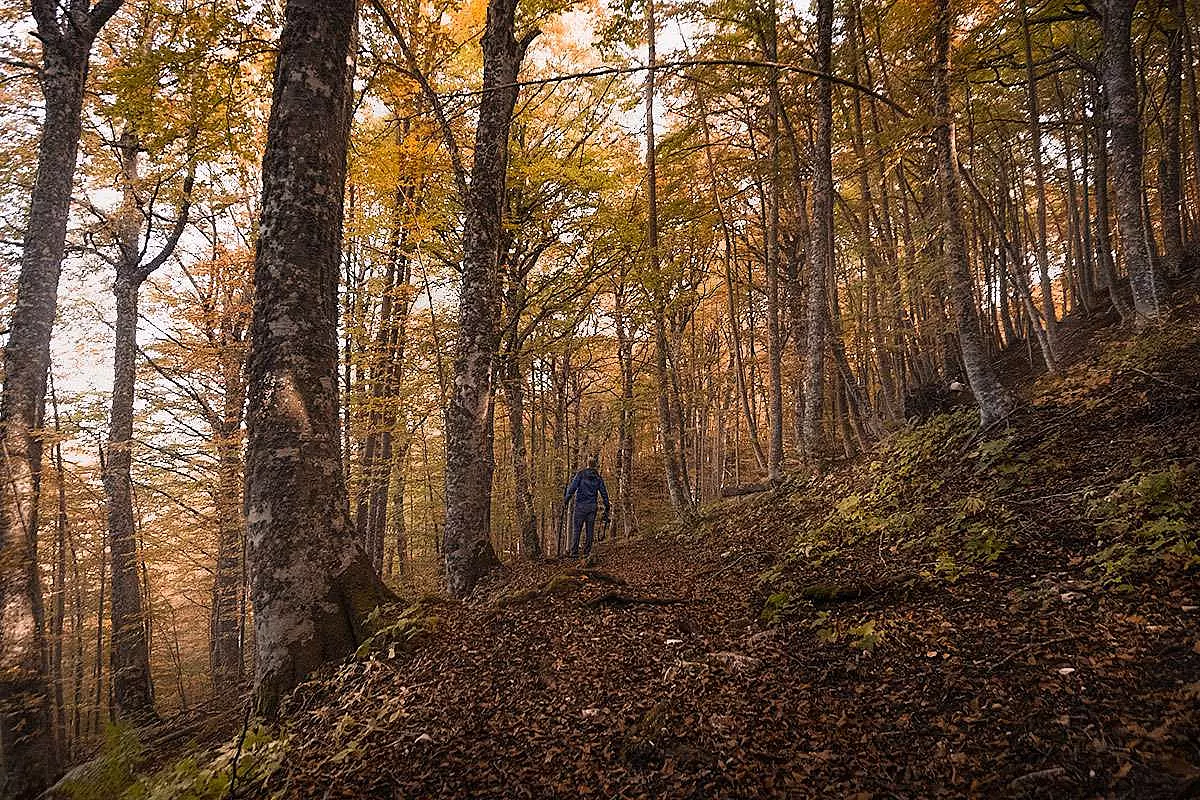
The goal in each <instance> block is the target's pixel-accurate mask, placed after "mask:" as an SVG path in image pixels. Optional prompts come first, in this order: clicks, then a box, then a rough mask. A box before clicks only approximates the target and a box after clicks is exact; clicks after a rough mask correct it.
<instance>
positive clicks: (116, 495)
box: [104, 232, 154, 719]
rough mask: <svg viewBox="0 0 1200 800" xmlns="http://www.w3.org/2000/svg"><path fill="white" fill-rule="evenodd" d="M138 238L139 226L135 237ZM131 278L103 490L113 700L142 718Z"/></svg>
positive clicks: (149, 708)
mask: <svg viewBox="0 0 1200 800" xmlns="http://www.w3.org/2000/svg"><path fill="white" fill-rule="evenodd" d="M136 240H137V236H136V232H135V234H134V241H135V243H136ZM135 246H136V244H135ZM131 278H132V276H128V275H118V277H117V282H116V285H115V286H114V287H113V293H114V294H115V295H116V300H117V321H116V342H115V351H114V356H113V359H114V360H113V390H112V411H111V415H110V417H109V429H108V453H107V458H106V459H105V465H104V466H105V468H104V494H105V498H106V501H107V508H108V546H109V551H110V564H111V567H112V575H111V580H112V601H111V606H110V608H111V611H112V617H111V622H112V628H111V632H112V644H111V646H110V648H109V667H110V669H111V680H112V699H113V705H114V706H115V708H116V712H117V714H118V716H122V717H130V718H133V719H143V718H146V717H153V716H154V690H153V686H152V683H151V676H150V648H149V642H148V640H147V636H146V609H145V608H144V606H143V604H142V582H141V577H140V575H139V572H138V570H139V565H138V549H137V539H136V536H135V530H134V517H133V485H132V478H131V475H130V469H131V467H132V454H131V449H130V445H131V443H132V439H133V390H134V381H135V373H136V370H135V365H134V360H135V359H136V358H137V342H136V335H137V313H138V312H137V291H138V288H137V286H136V285H135V284H133V283H132V280H131Z"/></svg>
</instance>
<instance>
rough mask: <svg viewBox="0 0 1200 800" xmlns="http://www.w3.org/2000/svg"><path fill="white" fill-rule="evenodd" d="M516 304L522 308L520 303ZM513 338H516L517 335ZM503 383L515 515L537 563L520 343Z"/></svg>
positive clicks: (525, 549) (526, 550)
mask: <svg viewBox="0 0 1200 800" xmlns="http://www.w3.org/2000/svg"><path fill="white" fill-rule="evenodd" d="M515 305H518V306H519V303H517V304H515ZM512 338H513V339H516V336H515V335H514V336H513V337H512ZM503 380H504V398H505V400H507V401H508V402H507V405H508V426H509V438H510V439H511V441H512V469H513V502H514V505H513V513H514V514H515V517H516V523H517V533H518V535H519V536H520V537H521V554H522V555H523V556H524V557H525V558H527V559H533V560H536V559H539V558H541V557H542V542H541V540H540V539H539V538H538V532H537V520H536V518H535V517H534V513H533V481H532V479H531V478H530V474H529V458H528V455H527V453H526V450H525V376H524V372H523V371H522V367H521V360H520V357H519V356H518V354H517V345H516V344H513V345H512V346H511V347H510V349H509V352H508V353H507V354H506V355H505V358H504V379H503Z"/></svg>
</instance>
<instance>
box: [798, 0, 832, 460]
mask: <svg viewBox="0 0 1200 800" xmlns="http://www.w3.org/2000/svg"><path fill="white" fill-rule="evenodd" d="M832 54H833V0H817V72H819V73H821V74H822V75H829V73H830V69H831V65H832V61H833V59H832ZM832 130H833V85H832V83H831V82H830V81H829V80H828V79H827V78H819V79H818V80H817V135H816V147H815V155H814V164H813V224H812V238H811V239H810V242H809V246H810V248H811V252H812V257H811V258H810V259H809V278H808V310H807V315H808V353H807V356H808V357H807V363H806V365H805V366H806V368H805V375H804V419H803V425H802V430H801V451H800V452H801V455H802V456H803V458H804V461H805V463H806V465H807V466H808V468H809V469H814V470H815V469H816V468H817V467H818V458H819V457H820V451H821V411H822V410H823V408H824V406H825V391H824V388H825V387H824V378H825V344H826V342H825V339H826V327H825V322H826V319H827V318H828V312H827V308H826V306H827V303H828V301H827V300H826V297H825V291H826V287H827V286H828V280H829V277H828V276H829V272H830V265H831V263H832V260H833V251H832V248H833V162H832V160H831V159H832V147H833V145H832V141H833V139H832V136H833V134H832Z"/></svg>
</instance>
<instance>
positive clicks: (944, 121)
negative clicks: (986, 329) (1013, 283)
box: [933, 0, 1012, 427]
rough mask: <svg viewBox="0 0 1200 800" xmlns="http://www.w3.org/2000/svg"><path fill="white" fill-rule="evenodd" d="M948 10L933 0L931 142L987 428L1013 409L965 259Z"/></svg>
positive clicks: (961, 332) (961, 324)
mask: <svg viewBox="0 0 1200 800" xmlns="http://www.w3.org/2000/svg"><path fill="white" fill-rule="evenodd" d="M952 23H953V12H952V11H951V8H950V0H937V20H936V28H937V30H936V33H935V36H934V59H935V61H934V109H933V111H934V119H935V123H934V131H933V135H934V144H935V145H936V147H937V157H938V183H939V184H940V188H941V194H942V213H943V222H944V225H945V229H944V246H945V259H946V278H947V281H948V283H949V289H950V302H951V305H952V306H953V308H954V319H955V322H956V324H957V328H958V342H959V348H960V350H961V352H962V360H963V367H964V369H965V370H966V372H967V380H968V381H969V382H970V384H971V390H972V391H973V392H974V393H975V399H976V400H977V401H978V402H979V421H980V424H981V425H982V426H983V427H987V426H989V425H991V424H993V423H995V422H997V421H999V420H1001V419H1003V418H1004V417H1005V416H1006V415H1007V414H1008V412H1009V410H1010V409H1011V407H1012V399H1011V397H1010V396H1009V394H1008V392H1007V391H1006V390H1005V388H1004V387H1003V386H1002V385H1001V383H1000V378H999V376H998V375H997V374H996V369H995V366H994V365H993V364H992V363H991V361H990V360H989V359H988V355H987V351H986V349H985V348H984V344H983V339H982V335H981V334H980V331H979V312H978V310H977V309H976V306H975V292H974V290H973V288H972V280H971V266H970V263H969V262H968V260H967V239H966V232H965V231H964V229H963V207H962V197H961V195H960V191H959V182H958V157H957V155H956V154H955V146H954V118H953V113H952V111H951V106H950V32H951V27H952Z"/></svg>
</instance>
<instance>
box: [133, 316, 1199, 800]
mask: <svg viewBox="0 0 1200 800" xmlns="http://www.w3.org/2000/svg"><path fill="white" fill-rule="evenodd" d="M1189 319H1190V320H1192V321H1191V322H1188V323H1187V324H1181V325H1176V326H1174V327H1170V328H1163V329H1160V330H1156V331H1151V332H1148V333H1145V334H1142V335H1139V336H1137V337H1125V338H1122V337H1121V336H1118V335H1117V334H1116V333H1114V332H1111V331H1110V332H1108V333H1106V334H1100V333H1097V332H1095V331H1089V332H1081V333H1080V334H1079V335H1080V336H1084V335H1085V334H1086V336H1088V337H1090V338H1089V340H1088V341H1086V342H1080V343H1079V347H1081V348H1083V349H1086V350H1088V351H1089V352H1090V353H1091V355H1088V356H1085V357H1083V359H1082V360H1081V361H1080V362H1079V363H1077V365H1076V366H1075V367H1073V368H1072V369H1071V370H1070V371H1069V373H1068V374H1067V375H1066V376H1065V377H1063V378H1060V379H1057V380H1045V379H1044V380H1042V381H1041V382H1039V383H1038V384H1036V385H1035V386H1033V387H1032V388H1031V390H1030V398H1029V399H1030V400H1031V402H1030V403H1029V404H1028V405H1027V406H1025V407H1024V408H1023V409H1022V410H1021V411H1020V412H1019V413H1017V414H1016V415H1015V416H1014V417H1013V418H1012V419H1010V420H1009V421H1008V422H1007V424H1006V425H1005V426H1002V427H998V428H996V429H994V430H991V431H985V432H983V433H979V432H978V431H977V430H976V427H975V418H974V415H973V414H972V413H971V412H970V410H963V411H960V412H958V413H956V414H951V415H946V416H941V417H937V418H934V419H933V420H931V421H929V422H928V423H926V424H924V425H922V426H920V427H918V428H916V429H914V430H912V431H910V432H907V433H904V434H902V435H898V436H896V437H894V438H893V439H892V440H891V441H890V442H888V443H887V444H886V445H884V446H883V447H881V448H880V450H879V452H878V453H877V454H876V456H875V457H874V459H873V460H872V461H870V462H869V463H864V464H860V465H857V466H855V467H853V468H846V469H843V470H840V471H838V472H836V473H834V474H832V475H829V476H827V477H826V478H824V479H822V480H821V481H819V482H813V481H808V480H802V479H798V478H797V479H793V480H792V481H790V482H788V483H787V484H785V485H784V486H782V487H781V488H780V489H779V490H778V491H776V492H772V493H764V494H760V495H756V496H750V497H746V498H742V499H739V500H737V501H734V502H728V503H725V504H722V505H719V506H717V507H715V508H712V509H710V510H709V513H708V515H707V517H706V520H705V524H704V525H703V527H702V528H701V529H699V530H670V531H665V532H663V533H661V534H659V535H658V536H656V537H653V538H649V539H645V540H640V541H635V542H622V543H619V544H616V545H611V544H610V545H605V547H604V548H602V549H601V551H600V554H599V557H598V559H597V561H596V563H595V565H593V566H594V567H595V568H594V569H570V568H568V567H567V566H565V565H562V564H557V565H556V564H537V565H525V566H520V567H517V568H515V569H513V570H511V571H509V572H508V573H507V574H505V575H502V576H499V577H497V578H496V580H495V581H494V582H493V583H491V584H489V585H488V586H487V587H485V589H484V590H482V591H480V592H479V593H478V594H477V595H476V596H475V597H474V598H473V599H472V600H471V601H469V602H467V603H461V604H460V603H453V602H449V601H446V600H444V599H439V598H426V599H424V600H422V601H421V602H419V603H416V604H414V605H413V606H411V607H409V608H408V609H407V610H406V611H405V612H404V613H403V614H402V615H401V616H400V617H399V618H398V619H397V618H395V617H392V618H389V619H388V620H387V621H386V623H381V625H383V630H382V631H381V632H380V634H379V635H378V636H377V637H376V639H375V640H373V641H372V642H371V643H369V644H368V645H367V646H365V647H364V648H363V650H362V651H361V653H360V657H359V658H357V659H355V660H353V661H351V662H350V663H347V664H346V665H344V666H343V667H341V668H340V669H339V670H338V671H336V672H335V673H331V674H330V675H328V676H327V677H326V678H324V679H323V680H321V681H318V682H314V683H312V684H309V685H307V686H305V687H303V688H302V689H301V690H300V691H298V692H297V693H296V695H295V696H294V697H293V698H292V700H291V702H290V705H289V707H288V709H287V721H286V723H285V724H284V726H283V727H282V728H281V729H279V730H274V731H262V730H259V729H254V730H252V731H251V732H250V734H249V735H248V736H247V737H246V738H245V739H244V741H242V742H241V743H240V744H241V747H240V749H239V748H236V747H234V746H233V745H232V744H231V745H227V746H226V747H225V748H224V749H223V750H222V751H220V753H219V754H218V755H217V757H216V758H215V760H214V759H213V757H212V754H210V755H209V756H206V757H198V756H193V757H192V758H191V759H190V760H187V761H185V762H183V763H180V764H175V765H174V766H172V767H168V768H166V769H164V770H163V771H161V772H159V773H158V774H157V775H155V776H152V777H149V778H144V779H143V780H142V781H141V782H140V783H139V784H138V785H137V786H135V787H134V788H133V789H131V790H130V792H129V793H128V795H127V796H129V797H178V796H184V793H185V791H190V792H192V794H189V795H187V796H193V797H206V796H210V797H218V796H225V795H226V794H228V789H229V787H228V773H229V766H230V762H231V761H232V759H233V757H234V754H235V753H236V754H237V757H238V759H239V764H240V767H239V781H240V786H239V788H238V789H237V793H238V794H241V795H243V796H271V795H274V796H280V797H314V798H315V797H364V796H370V797H376V796H378V797H404V798H429V797H466V796H470V797H488V798H520V797H529V798H549V797H564V798H565V797H576V796H585V797H586V796H595V797H605V798H634V797H669V798H713V797H736V798H758V797H763V798H766V797H878V798H885V797H964V796H974V797H1006V796H1011V797H1046V798H1061V797H1136V798H1158V797H1162V798H1168V797H1193V796H1200V711H1198V709H1200V610H1198V607H1200V569H1198V563H1200V562H1198V557H1197V530H1198V529H1200V501H1198V500H1197V497H1198V496H1200V493H1198V492H1197V489H1198V488H1200V471H1198V466H1197V465H1198V464H1200V327H1197V325H1196V323H1195V321H1194V320H1195V319H1196V317H1195V315H1192V316H1190V317H1189Z"/></svg>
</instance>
